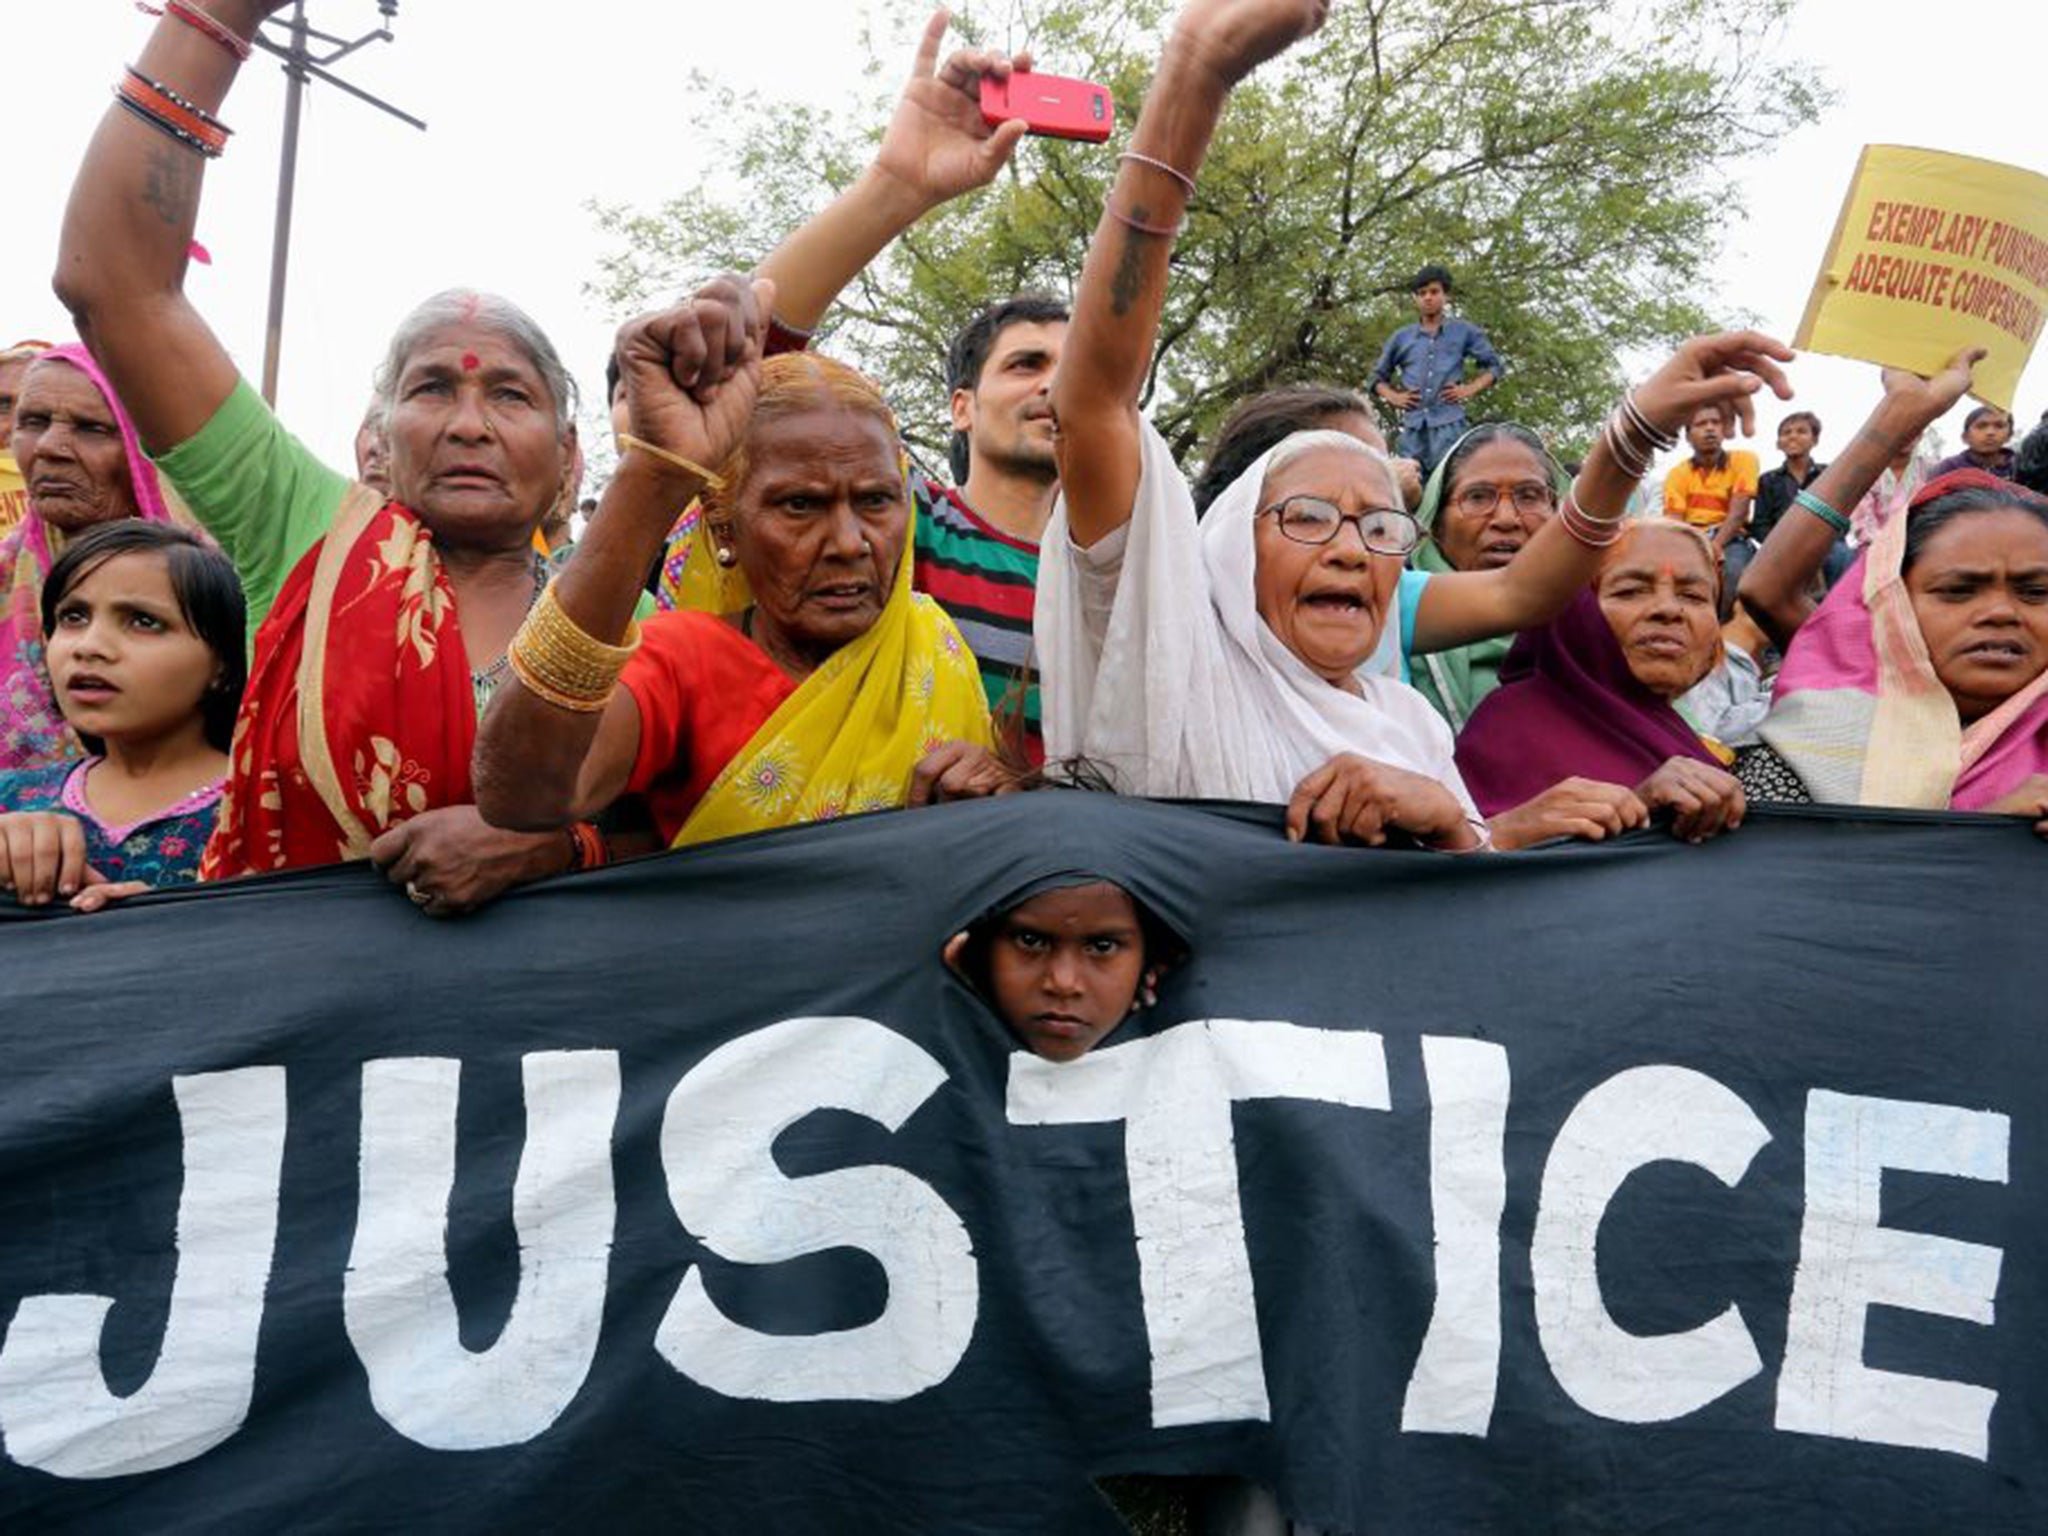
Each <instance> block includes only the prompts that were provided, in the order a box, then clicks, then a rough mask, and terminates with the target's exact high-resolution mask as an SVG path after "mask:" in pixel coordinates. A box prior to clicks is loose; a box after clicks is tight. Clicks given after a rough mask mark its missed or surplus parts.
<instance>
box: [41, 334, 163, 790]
mask: <svg viewBox="0 0 2048 1536" xmlns="http://www.w3.org/2000/svg"><path fill="white" fill-rule="evenodd" d="M47 362H59V363H68V364H70V365H71V366H72V367H73V368H76V369H77V370H78V371H79V372H80V373H82V374H84V375H85V376H86V377H87V378H88V379H90V380H92V384H93V388H95V389H97V390H98V391H99V392H100V398H101V399H102V400H104V401H105V402H106V404H107V409H108V410H109V411H111V412H112V413H113V417H114V422H115V424H116V425H117V426H118V427H119V428H120V429H121V445H122V446H123V447H124V448H126V449H127V451H128V476H129V480H130V483H131V484H132V485H133V487H134V490H135V505H136V507H137V508H138V509H139V510H140V513H141V516H142V517H143V518H144V519H145V520H146V521H148V522H152V523H167V522H169V521H170V520H171V514H170V509H169V508H168V507H167V506H166V505H165V504H164V493H163V488H162V486H160V485H159V484H158V483H157V477H156V466H155V465H154V464H152V463H151V462H150V460H149V455H147V454H146V453H144V452H143V451H142V439H141V438H140V437H138V436H136V433H135V423H134V421H133V420H132V419H130V417H129V415H128V412H127V409H126V408H125V407H124V406H123V405H122V404H121V400H120V397H119V396H118V395H116V394H115V393H114V386H113V385H111V384H109V383H108V382H107V376H106V374H105V373H103V372H101V371H100V365H99V364H98V363H97V362H95V361H94V360H93V356H92V354H91V353H90V352H88V351H86V350H85V348H83V347H80V346H65V347H52V348H50V349H49V350H48V351H47V352H44V353H43V354H42V355H41V356H40V357H38V358H37V359H36V360H35V364H33V365H31V366H40V365H41V364H43V363H47ZM62 549H63V540H62V538H61V536H59V537H54V538H53V536H52V530H51V529H50V527H49V525H48V524H46V523H45V522H44V521H43V520H42V518H41V516H39V515H38V514H37V512H36V510H35V506H34V503H33V501H31V503H30V506H29V513H28V516H26V517H24V518H23V519H22V520H21V524H20V526H19V527H17V528H16V529H15V530H14V531H13V532H12V533H10V534H8V535H7V537H6V538H4V539H0V772H5V771H7V770H9V769H15V768H41V767H45V766H47V765H49V764H51V763H59V762H62V761H64V760H65V759H66V758H70V757H77V756H78V755H79V754H80V752H81V751H82V748H81V747H80V746H79V742H78V738H77V737H76V736H75V735H74V734H72V730H71V727H70V726H69V725H68V724H66V723H65V720H64V715H63V712H62V711H61V710H59V709H58V707H57V698H56V694H55V692H54V690H53V689H52V688H51V686H50V674H49V670H48V668H46V667H45V666H44V665H43V616H42V606H41V605H42V593H43V578H44V577H45V576H47V575H49V573H50V567H51V566H52V565H53V564H54V563H55V562H56V559H57V556H58V554H59V553H61V552H62Z"/></svg>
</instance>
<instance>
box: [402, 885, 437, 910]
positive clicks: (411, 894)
mask: <svg viewBox="0 0 2048 1536" xmlns="http://www.w3.org/2000/svg"><path fill="white" fill-rule="evenodd" d="M405 899H406V900H407V901H409V902H411V903H412V904H413V905H414V906H416V907H430V906H432V905H433V904H434V899H435V898H434V893H433V892H432V891H429V890H426V889H424V888H423V887H421V886H420V885H419V884H418V883H417V882H415V881H412V880H408V881H406V882H405Z"/></svg>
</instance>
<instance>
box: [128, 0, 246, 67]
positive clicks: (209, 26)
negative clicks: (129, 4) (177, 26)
mask: <svg viewBox="0 0 2048 1536" xmlns="http://www.w3.org/2000/svg"><path fill="white" fill-rule="evenodd" d="M135 9H137V10H138V11H140V12H142V14H143V15H145V16H156V17H159V18H161V17H164V16H168V17H170V18H171V19H172V20H174V21H182V22H183V23H185V25H186V26H188V27H190V28H192V30H193V31H195V32H197V33H199V34H200V35H201V36H202V37H205V38H206V39H208V40H209V41H211V42H214V43H217V44H219V45H220V46H221V47H222V48H225V49H226V50H227V51H228V52H229V53H231V54H233V55H234V56H235V59H236V61H237V62H239V63H243V64H246V63H248V62H249V55H250V53H251V52H252V51H253V50H252V49H251V47H250V45H249V40H248V39H247V38H245V37H242V36H240V35H239V34H238V33H236V32H235V31H234V30H233V29H232V28H230V27H228V26H227V25H226V24H225V23H224V22H222V21H221V20H220V18H219V17H217V16H211V15H208V14H207V13H206V12H205V11H202V10H200V9H199V7H198V6H196V5H188V4H187V3H186V0H164V6H163V9H162V10H158V9H157V8H156V7H155V6H153V5H146V4H144V3H143V0H135Z"/></svg>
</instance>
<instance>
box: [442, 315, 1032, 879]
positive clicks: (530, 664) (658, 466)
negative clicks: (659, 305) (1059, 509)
mask: <svg viewBox="0 0 2048 1536" xmlns="http://www.w3.org/2000/svg"><path fill="white" fill-rule="evenodd" d="M770 292H772V288H771V286H770V285H768V284H758V285H755V287H754V288H753V289H749V288H748V287H746V286H744V285H742V284H741V283H740V282H738V281H737V280H721V281H720V282H717V283H714V284H712V285H710V286H709V287H707V288H706V289H705V290H704V291H703V292H702V293H700V294H699V296H698V297H697V298H696V299H694V300H692V301H691V302H690V303H688V304H685V305H683V306H682V307H680V308H679V309H676V310H671V311H668V312H666V313H664V314H661V315H655V316H651V317H649V318H647V319H644V320H640V321H635V322H634V323H633V324H632V325H629V326H628V327H627V328H626V329H625V330H624V331H623V332H621V334H620V338H619V346H618V356H619V358H620V360H621V364H622V366H623V369H624V373H625V383H626V390H627V406H628V411H629V420H630V424H631V428H632V430H631V431H629V432H627V433H625V434H624V435H622V436H621V438H620V440H619V441H620V446H621V449H622V452H623V457H622V460H621V468H622V472H623V471H630V472H631V474H632V476H633V479H634V481H635V483H644V484H645V485H646V487H647V491H646V494H644V495H641V496H638V497H631V498H623V499H621V500H619V501H617V502H613V503H608V505H607V512H606V515H605V516H602V517H600V518H599V519H598V520H597V521H596V522H595V523H594V524H593V525H592V526H591V528H590V530H589V531H588V533H587V534H586V535H585V537H584V539H583V540H582V541H581V542H580V543H579V544H578V545H577V547H576V553H575V555H574V556H573V558H572V559H571V560H570V561H569V564H568V566H567V568H566V569H565V570H564V571H563V572H562V574H561V575H560V576H559V577H558V578H557V579H556V581H555V582H554V583H553V584H552V585H551V586H550V587H549V589H548V592H547V594H546V595H545V596H544V597H543V599H542V601H541V602H540V603H539V604H538V605H537V606H536V608H535V610H534V612H533V614H532V616H531V617H530V618H529V619H528V621H527V623H526V626H525V627H524V628H523V629H522V630H521V631H520V633H519V635H518V636H517V637H515V639H514V641H513V644H512V647H511V650H510V651H509V652H508V656H509V659H510V662H511V667H512V672H513V675H514V676H515V677H516V678H517V679H518V684H519V685H518V686H517V687H507V688H505V689H504V690H502V691H501V693H500V694H499V696H498V698H497V699H496V700H495V701H494V702H493V704H492V706H491V709H490V712H489V713H488V714H487V715H486V716H485V718H484V722H483V727H482V731H481V734H480V735H479V737H478V741H477V755H476V767H475V782H476V792H477V804H478V806H479V808H480V809H481V810H482V812H483V814H484V817H485V819H486V820H487V821H490V822H491V823H493V824H494V825H497V826H502V827H514V828H520V829H526V830H538V829H541V828H545V827H550V826H564V825H568V824H570V823H572V822H575V821H576V820H577V819H578V818H580V817H583V816H585V815H588V814H591V813H593V812H595V811H597V810H599V809H602V808H603V807H604V806H606V805H608V804H610V803H611V802H612V801H613V800H615V799H617V798H618V797H619V796H621V795H625V794H635V795H639V796H642V797H644V799H645V800H646V801H647V804H648V806H649V807H650V809H651V810H652V812H653V814H654V820H655V824H656V826H657V827H658V828H659V829H660V831H661V833H662V835H663V837H664V838H665V839H667V840H668V841H669V842H671V843H672V844H674V845H675V846H679V847H680V846H683V845H686V844H693V843H700V842H707V841H710V840H711V839H713V838H721V837H732V836H736V835H738V834H741V833H745V832H754V831H759V830H762V829H764V828H768V827H777V826H787V825H791V824H794V823H797V822H806V821H822V820H828V819H831V818H833V817H837V816H842V815H848V814H852V813H856V812H860V811H870V810H884V809H890V808H893V807H896V806H902V805H906V804H911V805H914V804H922V803H926V802H929V801H932V800H937V799H950V798H957V797H966V796H972V795H977V794H986V793H990V792H993V791H995V790H997V789H999V788H1001V787H1003V786H1004V785H1006V784H1007V782H1008V776H1007V774H1006V773H1005V772H1004V770H1003V769H1002V767H1001V765H1000V764H999V763H998V762H997V761H996V759H995V758H994V757H993V755H992V754H991V753H990V752H989V750H988V749H989V743H990V733H989V721H988V710H987V706H986V704H985V702H984V695H983V693H982V691H981V680H980V677H979V675H978V673H977V672H976V669H975V665H974V658H973V656H972V655H971V654H970V653H969V651H968V649H967V647H966V645H965V644H964V643H963V642H962V640H961V638H960V635H959V633H958V631H957V630H955V629H954V627H953V622H952V620H951V619H949V618H947V617H946V615H945V614H944V612H943V611H941V610H940V609H939V607H938V606H937V605H936V604H935V603H933V602H931V600H930V599H928V598H926V597H923V596H922V595H920V594H918V593H915V592H913V591H912V590H911V586H910V561H911V549H910V517H911V503H910V495H909V489H908V481H907V476H906V464H905V461H904V458H903V453H902V449H901V446H900V444H899V441H898V437H897V430H896V420H895V417H894V415H893V414H892V413H891V412H890V410H889V408H888V406H887V404H886V403H884V401H883V400H882V397H881V395H880V394H879V392H878V391H877V390H876V389H875V386H874V385H873V384H872V383H870V382H869V381H868V380H867V379H866V378H864V377H862V376H861V375H860V374H859V373H856V372H855V371H854V370H853V369H851V368H848V367H847V366H845V365H844V364H842V363H837V362H834V361H832V360H831V359H830V358H826V357H821V356H818V355H816V354H812V353H791V354H784V355H781V356H777V357H772V358H769V359H767V360H766V361H765V362H764V361H763V360H762V357H761V349H762V342H763V332H764V329H765V324H766V322H765V316H766V314H767V311H768V303H767V298H768V295H769V293H770ZM712 466H715V468H714V467H712ZM692 497H698V498H700V499H701V501H702V503H703V507H704V522H705V527H706V529H707V531H708V533H709V536H710V540H711V544H710V545H709V548H710V549H711V550H712V551H714V554H713V559H714V561H715V564H716V567H717V569H718V571H719V573H720V576H721V578H722V580H721V583H720V584H721V585H722V586H723V587H725V588H726V591H725V592H724V594H723V595H722V597H721V600H720V601H718V602H716V603H714V604H710V605H708V606H710V607H714V608H716V609H717V610H719V611H717V612H709V611H706V612H675V613H663V614H658V615H656V616H654V617H653V618H650V619H648V620H647V621H646V622H645V623H644V624H642V625H639V626H634V625H632V624H631V622H630V621H631V619H632V614H633V607H634V602H635V599H636V597H637V595H638V593H639V590H640V583H641V580H642V579H643V578H644V576H645V575H646V572H647V568H648V566H649V565H650V564H651V563H652V561H653V560H654V558H655V556H656V555H657V554H659V552H660V550H661V548H662V544H663V540H664V538H665V537H666V535H667V533H668V531H669V528H670V525H671V524H672V523H673V521H674V509H675V508H676V507H677V506H678V505H681V504H683V503H684V502H687V501H688V500H690V499H691V498H692Z"/></svg>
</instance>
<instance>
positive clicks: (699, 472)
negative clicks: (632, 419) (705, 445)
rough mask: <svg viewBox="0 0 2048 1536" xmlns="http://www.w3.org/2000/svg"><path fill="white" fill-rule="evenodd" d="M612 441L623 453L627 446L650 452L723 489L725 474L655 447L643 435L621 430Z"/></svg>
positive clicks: (712, 485) (714, 488) (663, 460)
mask: <svg viewBox="0 0 2048 1536" xmlns="http://www.w3.org/2000/svg"><path fill="white" fill-rule="evenodd" d="M614 441H616V442H617V444H618V446H619V452H620V453H624V452H625V451H626V450H627V449H628V448H638V449H639V450H640V451H641V452H642V453H647V454H652V455H653V456H654V457H655V458H657V459H660V460H661V461H662V462H663V463H665V464H673V465H675V467H676V468H677V469H680V470H684V471H687V472H688V473H690V474H693V475H695V476H696V477H697V478H698V479H699V480H702V481H703V482H704V483H705V484H706V485H708V486H710V487H711V489H713V490H714V491H722V490H724V489H725V476H723V475H721V474H718V473H717V472H715V471H713V470H709V469H706V468H705V467H704V466H703V465H702V464H698V463H695V462H693V461H692V460H690V459H686V458H684V457H683V456H682V455H681V454H680V453H670V452H669V451H668V450H667V449H666V448H657V447H656V446H655V445H654V444H652V443H650V442H648V441H647V439H646V438H644V437H635V436H634V435H633V434H632V433H630V432H621V433H620V434H619V435H618V437H617V438H616V439H614Z"/></svg>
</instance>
